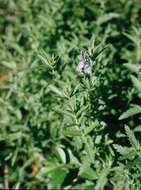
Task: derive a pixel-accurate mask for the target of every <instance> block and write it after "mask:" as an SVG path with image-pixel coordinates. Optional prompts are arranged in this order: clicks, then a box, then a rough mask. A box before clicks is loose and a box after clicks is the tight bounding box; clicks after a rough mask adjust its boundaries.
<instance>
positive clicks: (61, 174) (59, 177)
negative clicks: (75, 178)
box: [48, 169, 68, 189]
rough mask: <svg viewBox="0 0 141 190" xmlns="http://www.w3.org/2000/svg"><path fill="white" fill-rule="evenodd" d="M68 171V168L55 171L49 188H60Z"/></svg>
mask: <svg viewBox="0 0 141 190" xmlns="http://www.w3.org/2000/svg"><path fill="white" fill-rule="evenodd" d="M67 173H68V170H66V169H61V170H58V171H55V172H54V173H53V174H52V176H51V180H50V181H49V183H48V188H49V189H60V188H61V185H62V183H63V181H64V179H65V177H66V175H67Z"/></svg>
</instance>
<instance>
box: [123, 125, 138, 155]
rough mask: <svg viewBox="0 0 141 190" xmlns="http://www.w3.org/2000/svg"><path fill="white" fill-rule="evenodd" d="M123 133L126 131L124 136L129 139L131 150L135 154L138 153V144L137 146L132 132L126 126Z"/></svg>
mask: <svg viewBox="0 0 141 190" xmlns="http://www.w3.org/2000/svg"><path fill="white" fill-rule="evenodd" d="M125 131H126V134H127V136H128V138H129V141H130V143H131V145H132V146H133V148H134V149H135V150H136V152H138V153H139V152H140V150H141V149H140V144H139V141H138V140H137V139H136V137H135V135H134V133H133V131H131V129H130V128H129V127H128V126H125Z"/></svg>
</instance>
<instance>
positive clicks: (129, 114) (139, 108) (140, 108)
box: [119, 105, 141, 120]
mask: <svg viewBox="0 0 141 190" xmlns="http://www.w3.org/2000/svg"><path fill="white" fill-rule="evenodd" d="M139 113H141V106H138V105H134V106H133V107H132V108H130V109H128V110H127V111H126V112H124V113H123V114H122V115H121V116H120V117H119V120H122V119H127V118H129V117H132V116H134V115H136V114H139Z"/></svg>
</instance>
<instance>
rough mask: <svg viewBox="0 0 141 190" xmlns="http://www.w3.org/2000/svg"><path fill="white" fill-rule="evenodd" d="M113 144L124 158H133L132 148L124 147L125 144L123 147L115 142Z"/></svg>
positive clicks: (134, 154)
mask: <svg viewBox="0 0 141 190" xmlns="http://www.w3.org/2000/svg"><path fill="white" fill-rule="evenodd" d="M113 146H114V148H115V149H116V151H117V152H118V153H120V154H121V155H122V156H123V157H124V159H130V160H133V159H134V158H135V156H136V153H135V151H134V149H133V148H129V147H125V146H124V147H123V146H120V145H117V144H115V145H113Z"/></svg>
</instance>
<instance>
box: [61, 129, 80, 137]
mask: <svg viewBox="0 0 141 190" xmlns="http://www.w3.org/2000/svg"><path fill="white" fill-rule="evenodd" d="M62 133H63V135H65V136H69V137H75V136H81V130H79V129H74V128H70V129H65V130H63V131H62Z"/></svg>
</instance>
